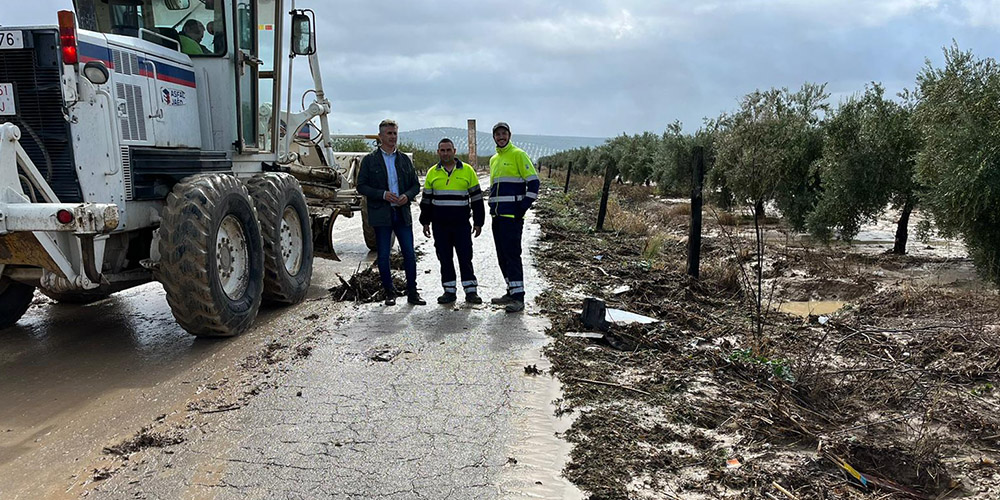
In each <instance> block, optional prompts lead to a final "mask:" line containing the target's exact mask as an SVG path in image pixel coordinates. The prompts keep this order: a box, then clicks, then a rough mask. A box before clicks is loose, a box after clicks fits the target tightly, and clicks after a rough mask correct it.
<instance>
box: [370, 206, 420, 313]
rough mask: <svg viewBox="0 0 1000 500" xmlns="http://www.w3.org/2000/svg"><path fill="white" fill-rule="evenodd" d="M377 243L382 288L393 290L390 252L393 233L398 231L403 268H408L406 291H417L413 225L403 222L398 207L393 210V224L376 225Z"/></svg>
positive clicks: (397, 236)
mask: <svg viewBox="0 0 1000 500" xmlns="http://www.w3.org/2000/svg"><path fill="white" fill-rule="evenodd" d="M372 229H374V230H375V244H376V247H377V248H378V274H379V276H380V277H381V278H382V288H383V289H384V290H385V291H387V292H392V291H393V286H392V271H391V270H390V269H389V254H390V253H391V252H392V247H391V246H390V245H389V244H390V242H391V241H392V234H393V233H396V239H397V240H398V241H399V249H400V251H402V253H403V268H404V269H405V270H406V293H408V294H410V293H416V291H417V256H416V254H415V253H414V252H413V226H412V225H410V224H407V223H405V222H403V217H402V216H400V215H399V213H398V211H397V210H396V209H393V210H392V225H391V226H376V227H374V228H372Z"/></svg>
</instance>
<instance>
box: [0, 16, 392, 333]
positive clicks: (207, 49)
mask: <svg viewBox="0 0 1000 500" xmlns="http://www.w3.org/2000/svg"><path fill="white" fill-rule="evenodd" d="M285 3H286V2H283V0H75V1H74V10H73V11H60V12H58V15H57V16H56V18H57V20H58V24H56V25H52V26H30V27H10V26H2V27H0V327H7V326H10V325H12V324H14V323H15V322H16V321H17V320H18V319H19V318H20V317H21V316H22V315H23V314H24V313H25V311H26V310H27V308H28V307H29V305H30V304H31V302H32V297H33V294H34V291H35V289H36V288H37V289H38V290H39V291H41V293H44V294H45V295H47V296H49V297H51V298H52V299H54V300H56V301H59V302H77V303H79V302H89V301H94V300H98V299H101V298H104V297H107V296H108V295H110V294H112V293H114V292H116V291H120V290H123V289H125V288H129V287H132V286H136V285H139V284H143V283H147V282H149V281H152V280H156V281H159V282H160V283H162V285H163V288H164V290H165V292H166V298H167V302H168V303H169V305H170V309H171V311H172V312H173V315H174V317H175V318H176V320H177V322H178V323H179V324H180V326H181V327H183V328H184V329H185V330H187V331H188V332H190V333H191V334H194V335H198V336H231V335H236V334H238V333H240V332H242V331H244V330H246V329H247V328H248V327H249V326H250V325H251V324H252V323H253V321H254V319H255V317H256V315H257V311H258V308H259V306H260V304H261V302H262V301H266V302H271V303H277V304H294V303H297V302H299V301H301V300H302V299H303V298H304V296H305V294H306V291H307V289H308V287H309V283H310V280H311V277H312V262H313V258H314V249H315V251H316V252H317V254H327V255H329V256H330V257H332V258H336V254H335V253H334V251H333V240H332V238H333V230H332V229H333V222H334V220H335V219H336V218H337V216H338V215H340V214H343V215H345V216H350V215H352V214H353V213H354V212H355V211H358V210H360V209H361V207H362V197H360V196H358V194H357V192H356V191H355V189H354V181H355V179H356V175H357V168H358V166H359V164H360V155H359V154H354V155H350V154H337V153H335V152H334V151H333V144H334V142H333V140H334V138H335V137H334V136H333V135H331V134H330V128H329V124H328V114H329V112H330V108H331V105H330V102H329V100H328V99H327V97H326V94H325V93H324V91H323V83H322V78H321V73H320V70H319V60H318V57H317V51H316V37H315V34H314V26H315V15H314V14H313V12H312V11H310V10H302V9H296V8H295V5H294V0H293V1H292V2H291V5H290V10H288V11H285V5H283V4H285ZM286 16H288V17H286ZM286 28H290V29H289V30H288V31H289V32H290V36H289V37H287V38H286V37H285V35H284V33H285V29H286ZM286 50H287V51H288V52H287V53H288V54H289V57H285V56H284V54H285V53H286V52H285V51H286ZM296 56H302V57H306V58H308V61H309V70H310V72H311V75H312V81H313V88H312V89H310V91H308V92H307V93H306V95H303V96H302V97H303V99H302V102H303V106H302V107H303V109H300V110H298V111H297V112H292V111H291V110H290V108H291V103H292V95H291V94H292V86H291V74H292V69H293V66H294V61H295V57H296ZM306 96H309V97H311V103H310V104H308V105H304V104H305V97H306ZM283 101H284V103H283ZM317 121H318V122H319V123H318V124H317V123H316V122H317ZM338 159H339V160H340V161H341V163H339V164H338V163H337V160H338ZM367 232H368V233H369V235H370V233H371V231H370V230H369V231H367ZM369 244H370V245H374V241H369Z"/></svg>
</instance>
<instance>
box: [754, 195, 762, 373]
mask: <svg viewBox="0 0 1000 500" xmlns="http://www.w3.org/2000/svg"><path fill="white" fill-rule="evenodd" d="M763 217H764V202H763V201H757V204H756V205H754V211H753V227H754V236H755V237H756V238H757V242H756V243H757V276H756V278H757V293H756V294H755V296H754V302H756V304H754V305H756V306H757V311H756V312H757V314H756V316H757V324H756V325H753V327H754V342H753V345H752V346H751V348H752V349H753V353H754V354H757V355H759V354H760V349H761V344H762V341H763V338H764V315H763V311H762V310H761V306H763V305H764V234H763V231H762V230H761V227H760V222H761V220H762V219H763Z"/></svg>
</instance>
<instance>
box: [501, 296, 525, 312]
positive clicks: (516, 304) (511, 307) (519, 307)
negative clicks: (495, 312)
mask: <svg viewBox="0 0 1000 500" xmlns="http://www.w3.org/2000/svg"><path fill="white" fill-rule="evenodd" d="M503 310H504V311H507V312H509V313H516V312H520V311H523V310H524V301H522V300H517V299H515V298H511V299H510V304H507V305H505V306H504V307H503Z"/></svg>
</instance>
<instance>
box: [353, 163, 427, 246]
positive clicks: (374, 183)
mask: <svg viewBox="0 0 1000 500" xmlns="http://www.w3.org/2000/svg"><path fill="white" fill-rule="evenodd" d="M396 179H397V180H398V182H399V194H401V195H402V194H405V195H406V198H407V201H406V204H405V205H403V206H401V207H399V208H398V210H399V214H400V215H402V216H403V222H405V223H406V224H408V225H409V224H413V217H412V216H411V215H410V204H411V203H413V199H414V198H416V197H417V194H419V193H420V181H419V180H417V171H416V170H414V169H413V162H412V161H410V157H409V156H406V154H404V153H402V152H400V151H399V150H398V149H397V150H396ZM388 190H389V175H388V174H387V173H386V171H385V160H384V159H383V158H382V150H381V149H376V150H375V151H373V152H371V153H369V154H368V155H367V156H365V157H364V158H363V159H362V160H361V169H360V170H359V171H358V193H360V194H361V195H362V196H365V197H367V198H368V222H369V224H371V226H372V227H377V226H391V225H392V211H391V210H392V208H391V207H392V205H391V204H390V203H389V202H388V201H385V198H383V196H385V192H386V191H388Z"/></svg>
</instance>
